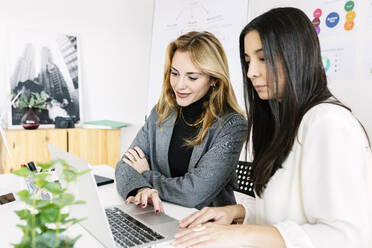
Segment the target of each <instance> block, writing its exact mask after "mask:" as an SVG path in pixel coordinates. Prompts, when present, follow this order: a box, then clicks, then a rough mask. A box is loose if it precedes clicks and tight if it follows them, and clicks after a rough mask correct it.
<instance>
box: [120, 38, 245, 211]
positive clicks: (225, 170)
mask: <svg viewBox="0 0 372 248" xmlns="http://www.w3.org/2000/svg"><path fill="white" fill-rule="evenodd" d="M243 115H244V113H243V111H242V110H241V109H240V108H239V106H238V103H237V100H236V97H235V94H234V91H233V89H232V86H231V82H230V78H229V70H228V65H227V59H226V55H225V52H224V50H223V48H222V45H221V43H220V42H219V41H218V40H217V38H216V37H215V36H214V35H213V34H211V33H208V32H189V33H187V34H185V35H182V36H180V37H179V38H177V39H176V40H175V41H173V42H171V43H170V44H169V45H168V48H167V54H166V62H165V71H164V81H163V86H162V93H161V97H160V99H159V101H158V103H157V104H156V106H155V107H154V108H153V110H152V111H151V114H150V116H149V118H148V119H147V121H146V123H145V125H144V126H143V127H142V129H141V130H140V131H139V132H138V134H137V136H136V138H135V139H134V141H133V143H132V144H131V146H130V149H129V150H128V151H127V152H125V153H124V155H123V157H122V160H121V161H120V162H119V163H118V164H117V167H116V170H115V176H116V182H117V189H118V192H119V193H120V195H121V196H122V197H123V198H124V199H126V203H131V202H133V203H134V204H136V205H141V206H142V207H146V206H147V204H148V203H150V204H152V205H153V206H154V211H155V212H156V213H158V212H160V211H163V208H162V202H161V201H162V200H165V201H168V202H173V203H176V204H179V205H182V206H186V207H195V208H199V209H200V208H202V207H204V206H223V205H228V204H234V203H235V198H234V195H233V185H234V176H233V175H234V167H235V164H236V163H237V161H238V158H239V155H240V151H241V149H242V146H243V143H244V141H245V138H246V135H247V122H246V119H245V118H244V116H243Z"/></svg>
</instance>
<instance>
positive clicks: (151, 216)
mask: <svg viewBox="0 0 372 248" xmlns="http://www.w3.org/2000/svg"><path fill="white" fill-rule="evenodd" d="M133 217H135V218H136V219H138V220H139V221H142V222H144V223H147V224H150V225H159V224H164V223H168V222H172V221H176V220H175V219H173V218H171V217H169V216H167V215H165V214H163V213H158V214H155V213H154V212H149V213H143V214H136V215H134V216H133Z"/></svg>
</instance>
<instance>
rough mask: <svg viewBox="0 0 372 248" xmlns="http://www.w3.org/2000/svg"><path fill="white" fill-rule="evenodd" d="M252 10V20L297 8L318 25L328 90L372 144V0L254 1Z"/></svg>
mask: <svg viewBox="0 0 372 248" xmlns="http://www.w3.org/2000/svg"><path fill="white" fill-rule="evenodd" d="M250 7H251V8H252V16H250V17H249V19H250V20H251V19H253V17H255V16H257V15H260V14H262V13H264V12H266V11H268V10H269V9H271V8H274V7H296V8H299V9H302V10H303V11H304V12H305V13H306V15H307V16H308V17H309V18H310V20H311V21H312V22H313V23H316V25H314V26H315V27H318V28H316V29H317V32H318V37H319V40H320V45H321V53H322V59H323V65H324V67H325V70H326V74H327V79H328V83H329V88H330V90H331V92H332V93H333V94H334V95H335V96H336V97H337V98H338V99H339V100H341V101H342V102H343V103H344V104H345V105H347V106H348V107H350V108H351V109H352V111H353V113H354V115H355V116H356V117H357V118H358V119H359V120H360V121H361V122H362V124H363V125H364V127H365V128H366V131H367V133H368V135H369V137H370V139H371V141H372V110H371V108H372V47H371V45H372V29H371V27H372V0H364V1H354V0H315V1H314V0H307V1H305V0H302V1H298V0H269V1H258V0H253V1H252V2H251V6H250ZM316 18H318V19H316ZM317 22H319V23H317Z"/></svg>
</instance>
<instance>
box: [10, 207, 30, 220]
mask: <svg viewBox="0 0 372 248" xmlns="http://www.w3.org/2000/svg"><path fill="white" fill-rule="evenodd" d="M14 212H15V213H16V214H17V215H18V217H19V218H20V219H21V220H27V219H28V218H29V217H30V216H31V211H30V210H28V209H22V210H18V211H14Z"/></svg>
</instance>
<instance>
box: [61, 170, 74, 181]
mask: <svg viewBox="0 0 372 248" xmlns="http://www.w3.org/2000/svg"><path fill="white" fill-rule="evenodd" d="M76 178H77V176H76V172H75V171H72V170H70V169H67V170H63V179H65V180H66V181H67V182H72V181H75V180H76Z"/></svg>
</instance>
